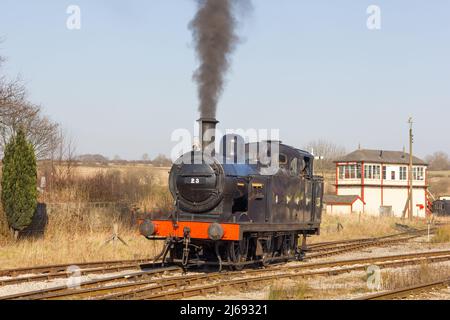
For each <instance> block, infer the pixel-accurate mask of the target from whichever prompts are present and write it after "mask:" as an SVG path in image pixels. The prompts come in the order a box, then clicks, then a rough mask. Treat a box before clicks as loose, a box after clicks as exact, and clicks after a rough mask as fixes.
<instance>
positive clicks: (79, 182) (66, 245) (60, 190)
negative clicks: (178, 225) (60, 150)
mask: <svg viewBox="0 0 450 320" xmlns="http://www.w3.org/2000/svg"><path fill="white" fill-rule="evenodd" d="M80 170H86V172H83V173H82V174H80V173H79V171H80ZM76 172H77V173H76V174H74V175H73V176H72V177H71V179H70V180H64V179H62V180H60V181H56V182H54V184H53V189H51V191H50V186H49V191H48V193H47V194H45V195H44V196H43V198H44V199H40V200H41V201H43V202H46V203H48V206H47V213H48V225H47V227H46V230H45V233H44V234H43V235H42V236H41V238H35V239H26V238H25V239H21V240H19V241H13V240H11V238H10V237H9V238H7V237H2V236H1V233H0V268H1V269H4V268H19V267H27V266H35V265H46V264H59V263H61V264H65V263H78V262H88V261H105V260H123V259H141V258H153V257H154V256H155V255H156V254H157V253H159V251H160V250H161V246H162V243H160V242H155V241H148V240H146V239H145V238H144V237H142V236H140V235H139V234H138V233H137V226H136V215H134V214H133V213H132V212H131V208H132V206H133V205H136V206H137V207H138V208H140V212H146V211H166V210H170V207H171V206H172V202H173V201H172V198H171V196H170V193H169V191H168V187H167V182H165V183H162V182H161V181H162V180H164V181H167V178H165V179H159V178H155V176H156V175H161V176H164V174H165V175H166V176H167V168H152V167H129V168H122V167H120V168H111V167H107V168H100V169H99V168H97V170H94V169H92V170H91V168H89V169H86V168H76ZM155 172H156V173H155ZM50 192H51V193H50ZM119 198H120V200H121V201H123V203H116V202H111V203H108V202H109V201H117V199H119ZM91 201H94V202H106V204H109V205H111V206H107V207H105V208H98V207H96V206H95V205H93V204H92V203H91ZM55 202H56V203H55ZM0 214H2V212H1V211H0ZM1 221H3V220H2V219H0V231H1V230H2V229H4V226H3V225H2V224H1ZM113 224H117V225H118V226H119V236H120V237H121V238H122V239H123V240H124V241H125V242H126V243H127V244H128V246H126V245H123V244H121V243H120V242H117V243H115V244H113V243H108V244H105V242H106V241H107V240H108V239H110V238H111V237H112V235H113ZM5 233H8V231H7V229H6V232H5Z"/></svg>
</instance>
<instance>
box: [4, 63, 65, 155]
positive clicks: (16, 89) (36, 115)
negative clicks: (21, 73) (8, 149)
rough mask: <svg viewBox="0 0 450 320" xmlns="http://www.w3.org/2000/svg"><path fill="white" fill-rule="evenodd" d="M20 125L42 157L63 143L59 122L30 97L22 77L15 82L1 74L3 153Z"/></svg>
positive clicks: (37, 153)
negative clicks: (50, 117) (44, 113)
mask: <svg viewBox="0 0 450 320" xmlns="http://www.w3.org/2000/svg"><path fill="white" fill-rule="evenodd" d="M2 61H4V59H3V58H1V57H0V68H1V62H2ZM19 128H23V129H24V130H25V133H26V135H27V138H28V140H29V141H30V142H31V143H32V144H33V146H34V148H35V152H36V156H37V158H38V159H44V158H49V157H50V156H51V154H52V152H53V151H54V150H53V149H54V148H56V147H57V145H58V144H59V142H58V137H59V135H58V131H59V130H58V128H59V126H58V124H56V123H54V122H52V121H51V120H50V119H49V118H48V117H47V116H44V115H43V114H42V111H41V108H40V107H39V106H37V105H34V104H32V103H30V102H29V101H28V100H27V97H26V88H25V86H24V85H23V82H22V81H21V79H20V78H17V79H14V80H12V81H11V80H9V79H7V78H6V77H5V76H2V75H0V153H3V148H4V146H5V145H6V143H7V142H8V141H9V140H10V138H11V137H12V136H14V135H15V134H16V132H17V130H18V129H19Z"/></svg>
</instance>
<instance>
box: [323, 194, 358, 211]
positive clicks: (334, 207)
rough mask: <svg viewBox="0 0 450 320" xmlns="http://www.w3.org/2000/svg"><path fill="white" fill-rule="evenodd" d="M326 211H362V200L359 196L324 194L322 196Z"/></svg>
mask: <svg viewBox="0 0 450 320" xmlns="http://www.w3.org/2000/svg"><path fill="white" fill-rule="evenodd" d="M323 202H324V203H325V206H326V209H327V213H331V214H350V213H363V212H364V202H363V201H362V199H361V198H360V197H359V196H356V195H354V196H352V195H350V196H337V195H325V196H324V197H323Z"/></svg>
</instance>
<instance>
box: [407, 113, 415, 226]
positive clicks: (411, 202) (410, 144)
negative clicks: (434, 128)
mask: <svg viewBox="0 0 450 320" xmlns="http://www.w3.org/2000/svg"><path fill="white" fill-rule="evenodd" d="M408 123H409V175H408V178H409V214H408V217H409V219H410V220H412V218H413V210H414V209H413V203H414V202H413V190H414V188H413V142H414V135H413V118H412V117H411V118H409V120H408Z"/></svg>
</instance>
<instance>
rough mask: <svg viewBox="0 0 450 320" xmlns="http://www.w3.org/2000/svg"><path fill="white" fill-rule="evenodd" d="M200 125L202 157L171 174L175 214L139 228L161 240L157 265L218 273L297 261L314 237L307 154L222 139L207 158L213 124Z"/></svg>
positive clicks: (318, 193) (315, 207)
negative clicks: (204, 267)
mask: <svg viewBox="0 0 450 320" xmlns="http://www.w3.org/2000/svg"><path fill="white" fill-rule="evenodd" d="M199 122H200V130H201V132H200V137H202V150H201V151H192V152H189V153H187V154H185V155H184V156H182V157H181V158H180V159H178V160H177V161H176V162H175V163H174V164H173V166H172V169H171V171H170V177H169V187H170V191H171V193H172V195H173V198H174V200H175V208H176V209H175V211H174V212H171V213H167V214H153V215H152V216H151V217H150V218H147V219H145V220H142V221H141V224H140V232H141V234H142V235H144V236H145V237H147V238H148V239H165V240H166V244H165V246H164V250H163V251H162V252H161V254H160V255H159V256H158V257H157V258H158V259H162V260H163V262H173V263H181V264H182V265H183V266H185V267H186V266H190V265H202V264H203V265H211V264H214V265H219V266H220V269H222V266H230V267H232V268H234V269H241V268H243V267H245V266H246V265H248V264H253V263H260V264H262V265H267V264H269V263H271V262H273V261H286V260H290V259H301V258H302V256H303V249H304V248H305V247H306V238H307V236H308V235H313V234H319V231H320V222H321V212H322V198H323V178H322V177H318V176H315V175H314V172H313V161H314V157H313V155H312V154H310V153H308V152H305V151H302V150H299V149H296V148H293V147H290V146H287V145H284V144H282V143H280V142H274V141H265V142H259V143H247V144H246V143H245V142H244V140H243V138H242V137H240V136H238V135H227V136H225V137H224V138H223V140H222V143H221V148H220V152H219V153H218V154H216V153H215V151H214V150H209V151H208V152H205V151H206V150H207V149H208V143H210V144H211V145H213V144H214V139H215V137H214V134H212V135H211V134H210V135H209V140H208V139H205V136H207V134H206V132H211V131H212V132H213V133H215V127H216V124H217V121H216V120H214V119H200V120H199ZM207 140H208V141H207ZM207 153H209V154H211V155H212V156H209V155H207ZM274 164H275V165H274ZM300 237H301V238H302V246H301V247H300V248H299V238H300Z"/></svg>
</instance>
